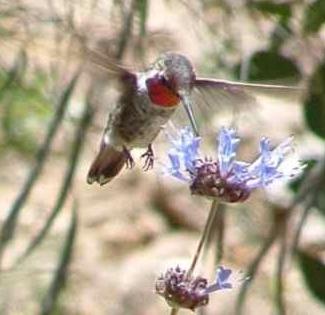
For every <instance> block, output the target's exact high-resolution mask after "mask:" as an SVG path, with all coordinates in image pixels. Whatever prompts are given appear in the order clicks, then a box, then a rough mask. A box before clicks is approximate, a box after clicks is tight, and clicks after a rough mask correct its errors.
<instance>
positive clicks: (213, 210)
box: [187, 200, 218, 277]
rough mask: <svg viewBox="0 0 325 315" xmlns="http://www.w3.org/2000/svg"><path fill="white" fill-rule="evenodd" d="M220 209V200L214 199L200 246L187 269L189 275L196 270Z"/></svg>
mask: <svg viewBox="0 0 325 315" xmlns="http://www.w3.org/2000/svg"><path fill="white" fill-rule="evenodd" d="M217 209H218V202H217V201H216V200H214V201H213V202H212V205H211V209H210V212H209V216H208V218H207V220H206V222H205V226H204V229H203V232H202V235H201V239H200V241H199V244H198V247H197V249H196V252H195V254H194V257H193V260H192V263H191V267H190V269H189V270H188V271H187V276H188V277H189V276H191V275H192V273H193V271H194V268H195V266H196V264H197V261H198V259H199V257H200V254H201V252H202V248H203V245H204V243H205V241H206V239H207V236H208V235H209V232H210V229H211V225H212V222H213V221H214V217H215V215H216V213H217V211H216V210H217Z"/></svg>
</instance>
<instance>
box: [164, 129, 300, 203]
mask: <svg viewBox="0 0 325 315" xmlns="http://www.w3.org/2000/svg"><path fill="white" fill-rule="evenodd" d="M170 140H171V144H172V148H171V149H170V150H169V152H168V158H169V166H168V167H167V171H168V173H169V174H171V175H172V176H174V177H176V178H178V179H180V180H183V181H186V182H188V183H189V186H190V189H191V192H192V193H193V194H197V195H203V196H207V197H212V198H219V199H220V200H221V201H224V202H242V201H245V200H246V199H247V198H248V197H249V195H250V193H251V192H252V190H254V189H256V188H260V187H263V188H264V187H266V186H268V185H270V184H272V183H274V182H275V181H278V180H288V179H291V178H294V177H296V176H298V175H299V174H301V172H302V170H303V168H304V166H303V165H302V164H301V163H300V162H299V161H298V160H297V159H296V158H291V159H290V158H289V157H288V155H289V153H290V152H291V151H293V149H292V141H293V138H292V137H289V138H287V139H286V140H284V141H283V142H281V143H280V144H279V145H278V146H277V147H275V148H272V147H271V144H270V140H269V139H268V138H262V139H261V141H260V149H259V151H260V156H259V157H258V158H257V159H256V160H255V161H254V162H252V163H247V162H243V161H237V160H236V159H235V158H236V151H237V147H238V145H239V142H240V139H239V137H238V136H237V133H236V130H235V129H233V128H221V130H220V132H219V136H218V141H217V143H218V145H217V156H216V158H215V159H208V158H205V157H202V156H201V155H200V154H199V148H200V141H201V139H200V138H199V137H196V136H194V135H193V133H192V131H191V129H190V128H184V129H181V130H180V131H179V132H178V134H177V135H176V136H175V137H171V136H170Z"/></svg>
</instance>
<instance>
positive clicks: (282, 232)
mask: <svg viewBox="0 0 325 315" xmlns="http://www.w3.org/2000/svg"><path fill="white" fill-rule="evenodd" d="M287 227H288V226H287V222H286V221H285V222H282V223H281V226H280V229H279V238H280V252H279V257H278V263H277V270H276V290H275V305H276V308H277V314H279V315H285V314H286V308H285V301H284V286H283V280H284V277H283V275H284V266H285V261H286V254H287Z"/></svg>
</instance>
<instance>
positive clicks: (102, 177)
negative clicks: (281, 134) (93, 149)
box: [87, 145, 126, 185]
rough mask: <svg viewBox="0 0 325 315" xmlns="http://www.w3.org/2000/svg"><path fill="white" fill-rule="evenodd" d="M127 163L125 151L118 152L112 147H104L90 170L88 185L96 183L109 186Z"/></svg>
mask: <svg viewBox="0 0 325 315" xmlns="http://www.w3.org/2000/svg"><path fill="white" fill-rule="evenodd" d="M125 162H126V157H125V154H124V152H123V151H118V150H116V149H115V148H114V147H113V146H111V145H102V146H101V148H100V151H99V153H98V154H97V156H96V158H95V160H94V162H93V163H92V165H91V167H90V169H89V172H88V176H87V182H88V184H92V183H94V182H98V183H99V184H100V185H105V184H107V183H108V182H109V181H111V180H112V179H113V178H114V177H115V176H116V175H117V174H118V173H119V172H120V171H121V169H122V168H123V166H124V164H125Z"/></svg>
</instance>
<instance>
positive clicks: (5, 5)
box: [0, 0, 325, 314]
mask: <svg viewBox="0 0 325 315" xmlns="http://www.w3.org/2000/svg"><path fill="white" fill-rule="evenodd" d="M153 2H154V1H150V0H130V1H89V2H88V1H87V2H83V1H73V0H68V1H42V2H37V1H4V2H2V3H0V67H1V69H0V121H1V126H0V159H2V160H3V161H5V159H6V158H8V156H9V158H11V156H14V159H16V158H17V156H19V159H21V158H22V157H25V156H28V157H29V159H32V160H33V161H32V162H31V161H30V160H29V161H28V163H29V165H30V170H29V172H27V173H26V174H25V175H26V179H25V181H22V182H21V183H19V185H17V187H15V195H16V196H15V197H14V198H13V201H12V204H11V205H10V206H9V207H8V209H5V208H2V210H1V211H2V213H3V214H5V215H2V216H1V218H2V222H1V223H2V226H1V231H0V261H1V266H2V269H1V273H2V274H3V275H6V274H7V273H8V272H9V273H10V272H12V271H13V270H17V269H18V270H19V268H20V267H21V266H22V265H23V264H24V262H25V259H26V258H27V257H29V256H30V255H31V254H32V253H33V252H34V251H36V250H37V249H39V248H40V246H41V245H42V243H43V241H44V240H46V236H48V233H49V231H50V229H51V228H52V225H53V224H54V223H55V221H56V220H57V218H58V215H59V214H60V213H61V210H62V209H63V208H64V206H65V205H68V209H72V208H73V209H74V211H73V212H72V215H71V221H70V223H68V224H67V226H66V236H65V237H63V240H62V244H60V248H59V249H58V252H59V253H60V254H59V258H58V259H56V260H55V261H56V262H57V263H56V264H57V265H56V266H55V268H54V270H53V272H52V273H51V276H52V280H51V281H49V282H48V283H47V287H48V289H44V288H45V287H46V286H44V287H43V290H46V292H42V293H41V298H39V296H38V298H37V302H38V304H39V309H37V312H39V313H41V314H69V310H68V308H67V310H64V308H63V307H62V305H61V304H60V303H61V300H60V299H59V293H60V292H61V291H62V290H63V288H64V286H65V284H66V282H67V280H68V276H69V269H68V266H69V264H70V263H71V258H72V253H73V249H74V247H75V241H76V236H77V234H76V231H77V225H78V222H79V220H77V216H78V209H77V207H76V204H77V201H74V202H73V203H74V206H72V205H71V200H70V199H71V196H73V199H76V200H77V199H82V196H79V195H78V193H74V191H75V190H78V187H76V185H74V182H75V179H74V177H75V174H76V169H77V166H78V165H79V162H80V161H81V153H82V147H83V145H85V144H86V143H87V141H89V139H90V137H91V135H90V133H89V132H88V131H89V130H92V128H93V129H96V128H95V126H96V125H97V122H96V119H95V118H94V115H93V113H94V112H95V111H97V112H99V113H100V115H102V114H103V113H104V112H106V107H105V106H106V105H105V104H104V105H103V104H99V105H98V103H97V102H95V101H94V100H93V99H92V97H91V96H92V92H93V90H94V89H97V88H98V86H100V85H101V84H100V82H98V81H91V79H89V78H88V83H89V81H90V82H91V84H88V85H86V83H85V82H83V81H82V79H81V78H82V76H80V74H79V67H80V65H83V64H84V62H85V60H86V59H85V56H83V54H82V49H81V48H80V47H82V45H80V44H81V43H82V44H83V45H90V46H94V47H98V49H101V50H102V52H104V53H108V54H110V56H111V57H113V58H115V59H116V60H118V61H119V62H123V61H124V62H126V63H131V62H135V63H137V64H138V65H139V64H144V63H146V62H147V61H148V59H150V58H151V57H153V56H155V55H156V54H158V53H159V52H160V51H163V50H167V49H169V50H170V49H173V48H175V46H176V43H177V41H178V40H179V38H177V36H176V33H178V29H173V30H171V27H170V26H169V23H168V21H169V16H167V15H166V17H165V22H164V23H165V25H166V29H164V27H163V26H161V27H160V28H157V26H154V27H152V26H151V25H152V24H154V23H153V21H154V20H155V18H157V14H159V15H163V14H168V12H171V11H172V10H180V9H182V10H183V11H182V12H183V13H182V14H184V12H186V14H187V17H188V19H189V20H192V21H193V23H197V26H195V27H194V29H196V28H197V32H198V38H201V42H197V45H196V46H195V47H193V51H198V53H197V55H198V56H199V57H198V58H197V59H198V62H197V63H198V64H199V65H200V67H199V70H201V71H202V73H203V74H209V75H212V76H215V77H217V76H220V74H221V75H224V76H228V77H232V78H237V79H240V80H248V81H258V82H269V83H273V82H274V83H284V84H299V85H302V86H304V87H305V88H306V91H305V97H304V100H303V104H302V106H301V111H302V112H303V115H304V119H305V122H306V127H307V129H308V130H307V131H304V132H306V133H308V134H313V135H315V137H318V138H319V142H321V143H322V144H321V145H322V146H323V147H324V141H325V56H324V50H325V47H324V43H325V40H324V36H325V35H324V30H325V2H324V1H323V0H316V1H275V0H273V1H253V0H246V1H231V0H229V1H227V0H223V1H212V0H204V1H200V2H199V3H198V2H196V1H188V2H187V1H173V0H169V1H161V4H160V8H161V7H164V6H165V7H166V9H165V12H153V11H152V10H153V8H157V4H154V3H153ZM176 2H177V3H176ZM245 23H247V24H249V25H245ZM238 24H242V25H238ZM178 27H179V28H182V36H191V34H192V35H193V36H194V35H195V32H190V31H188V33H187V32H186V31H185V32H184V29H186V27H188V25H183V24H182V23H181V22H179V21H178ZM246 27H247V28H248V29H249V30H251V32H252V33H254V35H252V36H253V37H254V36H255V37H257V38H258V40H256V39H255V40H254V43H255V45H252V46H253V48H251V45H250V44H247V43H246V42H245V41H246V40H247V41H249V40H250V39H249V37H246V35H243V34H240V32H239V30H240V29H241V28H246ZM249 30H248V31H247V33H249V32H250V31H249ZM186 34H188V35H186ZM202 34H205V36H206V37H203V36H202ZM202 38H203V39H202ZM259 39H260V40H259ZM184 40H185V38H184ZM204 40H205V41H206V43H204ZM256 42H257V44H256ZM176 48H178V49H179V48H181V49H182V43H180V44H179V46H178V47H176ZM183 50H184V52H185V53H186V49H185V48H184V49H183ZM193 53H194V52H193ZM105 83H106V81H105ZM85 86H86V87H85ZM89 86H90V87H89ZM78 88H79V89H78ZM80 90H81V91H80ZM82 91H86V92H85V93H83V92H82ZM80 99H81V101H80ZM102 103H103V102H102ZM270 119H276V117H270ZM101 123H102V122H101ZM238 124H240V122H238ZM71 130H75V131H74V132H71ZM96 136H98V135H96ZM284 136H286V135H284ZM60 137H61V142H60ZM62 138H64V140H63V141H62ZM55 140H57V141H58V142H59V143H56V142H55ZM94 141H96V140H94ZM58 152H59V153H60V156H61V158H62V159H65V160H67V166H66V171H65V174H64V176H63V178H62V179H61V177H60V176H58V177H57V178H55V181H56V185H57V187H59V188H58V189H59V191H58V192H55V193H53V194H54V195H55V194H56V197H54V201H53V206H52V207H49V209H50V210H49V211H48V215H47V217H44V220H43V221H42V222H41V224H40V225H41V227H40V228H38V229H37V231H36V233H34V231H33V232H32V233H29V234H28V233H27V234H28V242H27V243H24V246H25V247H24V248H23V249H22V250H17V252H16V250H15V248H16V247H15V246H17V243H16V242H15V240H16V238H17V234H18V230H19V228H20V226H21V225H22V222H21V218H22V212H23V210H24V208H25V207H26V205H27V204H28V201H29V198H30V195H31V193H32V191H33V189H35V186H36V185H42V182H41V181H42V177H41V175H42V172H45V171H44V169H45V168H46V167H51V163H52V160H51V156H55V155H57V153H58ZM324 154H325V150H323V154H319V155H317V156H310V157H308V159H306V163H308V164H310V167H308V168H306V172H305V174H304V176H303V177H302V179H300V180H298V181H297V182H295V183H294V184H293V185H291V186H292V187H291V188H292V192H293V196H292V198H291V199H290V201H289V202H288V203H285V204H282V203H281V204H278V203H270V202H269V203H266V202H265V204H264V208H267V209H268V210H269V213H270V214H269V215H268V216H267V218H268V224H265V225H263V227H266V226H267V228H268V229H269V232H268V233H265V234H263V235H262V236H261V235H259V237H257V238H258V239H259V243H258V246H259V249H258V251H257V252H256V254H255V257H253V256H252V255H251V256H250V258H251V259H250V262H249V263H248V265H241V266H240V268H241V269H243V270H246V271H247V273H248V276H249V277H250V278H251V281H250V282H248V283H247V284H246V285H244V286H243V288H242V289H241V290H240V292H239V296H238V299H237V304H236V310H235V312H236V313H237V314H241V313H242V312H244V302H245V301H246V298H247V295H248V294H249V292H250V290H249V289H250V286H251V285H252V284H253V282H254V280H255V279H256V278H257V277H258V276H259V274H258V271H259V270H260V269H261V268H262V267H261V266H262V265H263V264H264V263H265V261H267V259H268V257H269V256H268V255H269V254H270V252H271V249H272V247H273V245H277V246H278V247H279V251H278V253H277V254H276V255H275V257H276V261H277V263H276V272H275V277H274V279H275V284H274V290H273V292H272V293H273V301H274V306H275V308H276V312H277V313H278V314H285V313H286V312H287V311H286V309H287V307H286V299H287V298H288V294H290V292H289V293H288V294H287V292H286V287H287V279H286V273H287V270H288V266H289V265H290V264H291V263H292V261H291V258H292V257H293V258H294V259H295V260H296V261H297V262H298V264H297V265H298V266H299V269H300V271H301V273H302V275H303V278H304V279H305V283H306V284H307V287H308V288H309V290H310V292H311V293H313V294H314V295H315V297H317V298H318V300H319V301H321V302H322V303H325V285H324V273H325V264H324V257H325V256H324V255H325V247H324V239H320V240H319V241H318V240H316V241H313V242H309V243H308V242H302V243H301V244H300V243H299V240H300V236H301V233H302V230H303V228H304V226H305V224H306V222H307V219H308V217H309V216H311V215H313V214H315V212H316V213H317V211H318V214H319V216H318V217H317V219H319V220H325V218H324V214H325V155H324ZM88 162H90V161H88ZM80 163H81V162H80ZM10 172H15V168H14V167H13V168H12V169H11V170H10ZM83 174H85V171H83ZM6 180H8V178H6V177H4V181H3V183H2V185H5V184H6V183H5V181H6ZM43 180H44V178H43ZM78 184H80V182H78ZM131 186H132V184H131ZM94 189H95V188H94ZM125 190H126V188H125V187H122V188H121V189H120V192H119V193H120V194H123V193H127V192H125ZM162 191H163V190H162ZM166 198H167V197H166V196H163V197H161V196H160V197H159V198H157V199H158V201H159V202H157V200H155V203H154V206H152V207H153V208H155V211H157V212H159V213H160V214H161V213H163V216H165V217H164V219H163V220H166V221H167V222H169V221H170V222H172V224H171V223H170V222H169V223H168V224H167V225H168V226H169V228H170V230H172V231H174V229H175V227H178V228H179V227H182V226H183V227H184V226H186V227H188V226H192V225H191V224H192V223H189V224H188V223H186V224H184V223H182V224H180V223H179V222H182V220H181V219H180V218H179V216H177V215H176V216H173V214H172V215H171V214H170V212H168V211H171V210H170V209H173V206H170V204H169V206H168V207H166V206H165V205H166V204H165V199H166ZM188 198H191V197H190V196H188ZM162 199H163V202H162ZM166 203H168V201H166ZM79 204H80V202H79ZM82 206H83V205H82V204H80V207H79V208H81V207H82ZM89 207H91V205H90V204H88V208H89ZM164 208H168V210H166V209H165V212H163V211H162V209H164ZM158 210H159V211H158ZM315 210H317V211H315ZM87 211H88V212H91V211H92V209H87ZM227 211H228V209H224V210H223V211H221V213H222V214H221V215H220V216H219V217H217V218H216V229H215V231H214V233H215V234H216V235H211V242H212V241H213V242H212V246H213V247H214V249H215V248H217V255H218V257H217V258H216V261H217V262H219V261H220V260H221V259H222V258H223V257H222V253H224V254H225V255H226V256H227V238H226V237H225V235H227V228H229V227H228V225H227V224H226V223H227V221H225V220H226V219H225V218H227V215H228V213H227ZM243 213H246V212H243ZM186 216H191V214H190V213H186ZM239 216H240V215H239ZM181 217H182V216H181ZM247 217H248V218H250V219H251V218H252V217H250V215H247ZM246 219H247V218H245V220H246ZM264 223H265V222H264ZM307 223H308V222H307ZM267 228H266V230H267ZM306 228H308V225H307V226H306ZM193 229H195V228H193ZM165 232H166V231H165ZM79 233H82V231H81V232H80V230H79ZM225 233H226V234H225ZM256 233H257V234H258V232H256ZM227 237H229V236H228V235H227ZM215 239H217V240H218V241H217V242H216V241H215ZM93 241H94V242H95V241H96V240H95V239H94V240H93ZM146 241H148V240H145V241H143V242H144V244H145V242H146ZM141 246H143V244H142V243H141ZM18 247H19V246H18ZM108 264H109V262H108ZM140 269H141V268H140ZM92 273H96V270H93V271H92ZM0 277H1V274H0ZM15 281H19V278H18V279H16V280H15ZM6 283H7V281H4V282H2V281H1V278H0V286H4V288H2V290H3V289H5V288H6ZM152 299H155V297H154V296H152ZM0 303H3V305H0V312H2V311H3V313H4V314H16V313H15V312H12V311H11V310H12V308H11V306H8V305H6V303H4V301H2V300H1V298H0ZM62 304H64V305H66V304H69V303H66V302H63V303H62ZM71 309H73V307H72V308H71ZM71 312H72V313H73V311H71ZM129 312H130V313H129V314H139V313H136V312H134V313H133V312H132V309H130V310H129ZM28 313H33V314H35V310H32V311H31V312H30V311H26V314H28ZM103 313H104V311H103ZM17 314H18V313H17ZM301 314H308V310H307V311H306V312H305V313H304V312H302V313H301Z"/></svg>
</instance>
